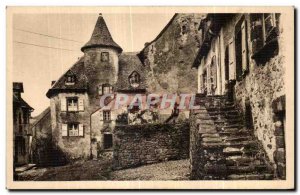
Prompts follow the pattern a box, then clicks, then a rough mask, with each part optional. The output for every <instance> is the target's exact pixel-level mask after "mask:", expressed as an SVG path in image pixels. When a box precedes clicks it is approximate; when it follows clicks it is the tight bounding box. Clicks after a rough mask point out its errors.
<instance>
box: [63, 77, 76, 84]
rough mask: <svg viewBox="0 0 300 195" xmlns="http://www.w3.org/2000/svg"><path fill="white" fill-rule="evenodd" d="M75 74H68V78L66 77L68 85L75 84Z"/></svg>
mask: <svg viewBox="0 0 300 195" xmlns="http://www.w3.org/2000/svg"><path fill="white" fill-rule="evenodd" d="M75 80H76V78H75V76H74V75H67V79H66V82H65V84H66V85H74V84H75Z"/></svg>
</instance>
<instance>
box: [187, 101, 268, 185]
mask: <svg viewBox="0 0 300 195" xmlns="http://www.w3.org/2000/svg"><path fill="white" fill-rule="evenodd" d="M196 103H197V104H198V105H200V110H194V111H193V112H192V114H194V115H195V120H194V121H195V124H194V126H196V128H197V129H198V132H197V134H198V135H197V137H198V138H197V139H198V149H197V151H196V153H198V154H199V155H200V158H199V160H200V161H203V162H202V163H200V164H198V165H197V166H199V168H200V169H202V170H200V171H199V173H198V174H196V175H198V176H196V177H200V179H204V180H210V179H228V180H268V179H273V168H272V166H271V165H270V164H269V163H268V160H267V158H266V156H265V153H264V150H263V149H262V147H261V146H260V143H259V141H258V140H257V139H256V137H255V136H254V135H253V130H250V129H246V128H245V126H244V123H243V119H242V116H241V115H240V114H239V112H238V109H237V108H236V107H235V105H234V103H233V102H231V101H228V99H227V98H226V97H225V96H201V95H197V98H196ZM194 169H195V168H194ZM201 171H202V172H201ZM200 172H201V173H200Z"/></svg>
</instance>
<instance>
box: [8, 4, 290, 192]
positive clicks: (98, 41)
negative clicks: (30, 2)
mask: <svg viewBox="0 0 300 195" xmlns="http://www.w3.org/2000/svg"><path fill="white" fill-rule="evenodd" d="M294 66H295V64H294V8H293V7H7V155H6V158H7V188H8V189H293V188H294V185H295V184H294V177H295V176H294V170H295V164H294V159H295V156H294V149H295V148H294V130H295V129H294Z"/></svg>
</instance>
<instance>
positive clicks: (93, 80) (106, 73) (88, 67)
mask: <svg viewBox="0 0 300 195" xmlns="http://www.w3.org/2000/svg"><path fill="white" fill-rule="evenodd" d="M102 52H108V53H109V61H107V62H103V61H101V53H102ZM84 66H85V75H86V76H87V79H88V81H89V91H88V94H89V98H90V105H91V106H92V107H94V108H99V107H100V106H99V100H100V96H99V93H98V86H99V85H102V84H105V83H108V84H110V85H112V86H114V85H115V84H116V82H117V76H118V71H119V58H118V53H117V51H116V50H114V49H109V48H91V49H87V50H85V53H84ZM94 110H95V109H94Z"/></svg>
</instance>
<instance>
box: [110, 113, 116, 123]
mask: <svg viewBox="0 0 300 195" xmlns="http://www.w3.org/2000/svg"><path fill="white" fill-rule="evenodd" d="M110 119H111V120H112V121H115V120H116V114H115V113H114V112H110Z"/></svg>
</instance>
